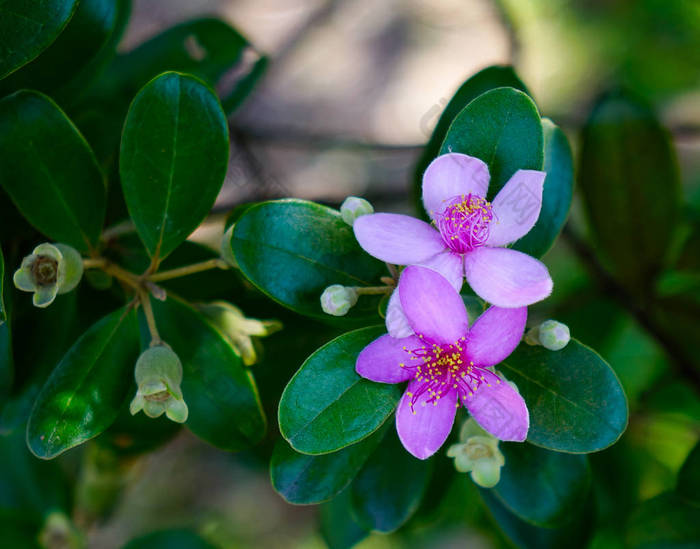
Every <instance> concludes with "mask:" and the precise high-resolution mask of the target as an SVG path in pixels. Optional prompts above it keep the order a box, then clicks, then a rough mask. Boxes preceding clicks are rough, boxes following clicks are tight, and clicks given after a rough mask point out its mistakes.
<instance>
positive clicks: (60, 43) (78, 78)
mask: <svg viewBox="0 0 700 549" xmlns="http://www.w3.org/2000/svg"><path fill="white" fill-rule="evenodd" d="M128 10H129V2H128V0H81V1H80V2H79V3H78V8H77V10H76V11H75V14H74V15H73V17H72V18H71V20H70V22H69V24H68V26H67V27H66V28H65V30H64V31H63V32H62V33H61V35H60V36H59V37H58V38H57V39H56V41H55V42H54V43H53V44H51V46H50V47H49V48H47V49H46V50H45V51H44V52H42V53H41V55H40V56H39V57H37V58H36V59H34V60H33V61H32V62H31V63H29V64H27V65H25V66H24V67H22V68H21V69H20V70H18V71H16V72H14V73H13V74H12V75H11V76H9V77H7V78H5V80H3V81H2V82H0V95H5V94H7V93H10V92H12V91H14V90H17V89H21V88H31V89H34V90H38V91H41V92H44V93H47V94H50V95H51V97H53V98H54V99H56V100H57V101H58V102H59V103H61V104H64V102H66V103H72V102H75V96H77V95H79V94H81V93H82V92H83V88H84V87H85V86H86V84H87V83H88V81H89V79H90V77H91V76H93V75H94V72H95V71H96V70H97V69H98V68H99V65H100V64H101V63H104V60H105V58H106V56H107V55H110V54H111V55H113V54H114V48H115V46H116V43H117V41H118V40H119V37H120V35H121V31H122V30H123V27H124V25H123V24H122V23H124V22H125V19H126V17H124V12H127V11H128Z"/></svg>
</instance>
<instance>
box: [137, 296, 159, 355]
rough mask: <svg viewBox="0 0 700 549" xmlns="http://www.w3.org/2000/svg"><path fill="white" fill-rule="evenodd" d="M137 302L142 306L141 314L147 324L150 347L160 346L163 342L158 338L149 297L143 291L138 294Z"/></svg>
mask: <svg viewBox="0 0 700 549" xmlns="http://www.w3.org/2000/svg"><path fill="white" fill-rule="evenodd" d="M139 301H141V305H142V306H143V313H144V315H146V323H147V324H148V331H149V332H150V333H151V347H153V346H155V345H160V344H161V343H162V342H163V340H162V339H161V338H160V334H159V333H158V326H156V317H155V316H154V315H153V307H152V306H151V296H150V294H149V293H148V292H146V291H145V290H141V291H140V292H139Z"/></svg>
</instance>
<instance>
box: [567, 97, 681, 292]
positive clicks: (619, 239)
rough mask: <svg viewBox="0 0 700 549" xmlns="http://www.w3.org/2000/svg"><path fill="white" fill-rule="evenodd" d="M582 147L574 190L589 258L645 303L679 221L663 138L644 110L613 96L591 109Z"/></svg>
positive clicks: (673, 170) (671, 157)
mask: <svg viewBox="0 0 700 549" xmlns="http://www.w3.org/2000/svg"><path fill="white" fill-rule="evenodd" d="M582 139H583V143H582V148H581V159H580V172H579V183H580V188H581V192H582V195H583V199H584V204H585V208H586V211H587V213H588V219H589V221H590V227H591V231H592V234H593V237H594V238H595V242H596V245H597V246H596V251H598V250H599V253H600V255H601V257H602V258H603V259H604V260H605V261H606V263H607V265H608V266H609V267H611V269H612V270H613V272H614V273H615V274H616V275H617V277H618V278H619V279H620V280H622V281H624V284H625V287H627V288H629V289H630V290H631V291H634V292H637V293H638V294H640V295H644V294H646V293H647V291H648V290H649V288H650V287H651V284H652V283H653V280H654V278H655V277H656V276H657V274H658V273H659V272H660V270H661V269H662V268H663V267H664V265H665V263H666V260H667V259H668V253H667V251H668V250H669V246H670V243H671V240H672V238H673V235H674V232H675V230H676V226H677V222H678V216H679V196H680V180H679V174H678V166H677V163H676V158H675V153H674V150H673V146H672V144H671V141H670V138H669V136H668V134H667V132H666V130H665V129H664V128H663V127H662V126H661V124H660V122H659V120H658V119H657V118H656V115H655V114H654V112H653V111H652V110H651V108H650V107H649V106H648V105H646V104H645V103H644V102H642V101H641V100H639V99H637V98H635V97H632V96H630V95H628V94H625V93H622V92H620V93H613V94H608V95H606V96H604V97H602V98H601V99H600V100H599V101H598V103H597V104H596V106H595V107H594V109H593V112H592V113H591V115H590V117H589V119H588V121H587V122H586V125H585V127H584V129H583V136H582Z"/></svg>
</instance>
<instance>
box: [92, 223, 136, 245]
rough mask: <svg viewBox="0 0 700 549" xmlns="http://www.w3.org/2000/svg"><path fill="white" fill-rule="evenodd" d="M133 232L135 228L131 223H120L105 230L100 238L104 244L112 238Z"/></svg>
mask: <svg viewBox="0 0 700 549" xmlns="http://www.w3.org/2000/svg"><path fill="white" fill-rule="evenodd" d="M134 231H136V226H135V225H134V223H133V221H122V222H121V223H117V224H116V225H112V226H111V227H108V228H107V229H105V230H104V231H103V232H102V235H101V236H100V238H101V239H102V240H103V241H104V242H109V241H110V240H112V239H113V238H116V237H118V236H121V235H123V234H129V233H133V232H134Z"/></svg>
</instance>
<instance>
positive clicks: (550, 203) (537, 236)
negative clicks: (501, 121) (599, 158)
mask: <svg viewBox="0 0 700 549" xmlns="http://www.w3.org/2000/svg"><path fill="white" fill-rule="evenodd" d="M542 130H543V131H544V168H543V170H544V171H545V172H547V177H546V178H545V180H544V190H543V193H542V209H541V210H540V216H539V218H538V219H537V223H535V226H534V227H533V228H532V229H530V232H529V233H527V234H526V235H525V236H524V237H523V238H521V239H520V240H518V241H517V242H516V243H515V244H514V245H513V248H515V249H516V250H520V251H521V252H524V253H526V254H528V255H531V256H534V257H542V256H543V255H544V254H545V253H546V252H547V250H549V249H550V248H551V247H552V244H554V241H555V240H556V238H557V236H559V233H560V232H561V229H562V227H563V226H564V222H565V221H566V217H567V215H568V213H569V208H570V207H571V198H572V196H573V192H574V160H573V158H572V155H571V147H570V146H569V140H568V139H567V138H566V134H564V132H563V131H561V129H559V127H558V126H556V125H555V124H554V123H553V122H552V121H551V120H549V119H548V118H543V119H542Z"/></svg>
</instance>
